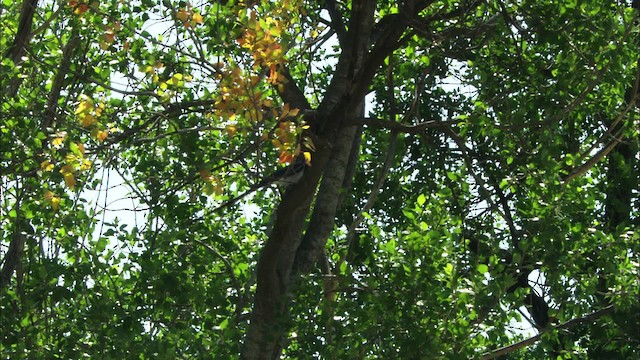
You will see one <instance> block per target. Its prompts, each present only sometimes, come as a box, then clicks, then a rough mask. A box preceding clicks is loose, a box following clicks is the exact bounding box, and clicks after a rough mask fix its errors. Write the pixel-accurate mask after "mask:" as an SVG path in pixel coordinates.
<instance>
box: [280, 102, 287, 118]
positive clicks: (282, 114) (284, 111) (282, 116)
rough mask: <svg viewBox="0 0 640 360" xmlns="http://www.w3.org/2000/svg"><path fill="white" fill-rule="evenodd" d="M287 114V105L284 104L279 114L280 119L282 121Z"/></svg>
mask: <svg viewBox="0 0 640 360" xmlns="http://www.w3.org/2000/svg"><path fill="white" fill-rule="evenodd" d="M288 113H289V104H288V103H287V104H284V106H283V107H282V113H281V114H280V119H284V118H285V117H287V114H288Z"/></svg>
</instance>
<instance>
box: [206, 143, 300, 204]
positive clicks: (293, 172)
mask: <svg viewBox="0 0 640 360" xmlns="http://www.w3.org/2000/svg"><path fill="white" fill-rule="evenodd" d="M306 167H307V163H306V160H305V157H304V155H299V156H297V157H296V158H295V159H294V160H293V162H292V163H291V164H289V165H288V166H287V167H284V168H281V169H278V170H276V171H274V172H273V173H271V174H269V175H268V176H265V177H264V178H262V180H260V181H258V182H257V183H255V184H254V185H252V186H251V187H250V188H249V190H247V191H245V192H244V193H242V194H240V195H238V196H236V197H235V198H233V199H229V200H227V201H225V202H224V203H222V205H220V206H218V207H217V208H216V209H215V210H216V211H217V210H220V209H222V208H225V207H228V206H230V205H233V204H235V203H236V202H238V201H239V200H240V199H242V198H244V197H245V196H247V195H249V194H251V193H252V192H254V191H256V190H258V189H260V188H262V187H265V186H269V185H271V184H276V185H278V186H280V187H287V186H289V185H292V184H295V183H297V182H298V181H300V179H302V175H304V170H305V168H306Z"/></svg>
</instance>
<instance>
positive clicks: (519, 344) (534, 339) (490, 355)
mask: <svg viewBox="0 0 640 360" xmlns="http://www.w3.org/2000/svg"><path fill="white" fill-rule="evenodd" d="M612 310H613V305H609V306H607V307H605V308H602V309H600V310H597V311H594V312H592V313H590V314H587V315H585V316H583V317H579V318H576V319H571V320H569V321H567V322H565V323H562V324H560V325H557V326H554V327H551V328H549V330H547V331H543V332H541V333H539V334H538V335H536V336H532V337H530V338H528V339H524V340H522V341H520V342H517V343H515V344H511V345H508V346H505V347H501V348H499V349H496V350H494V351H492V352H489V353H485V354H483V355H482V358H481V359H482V360H487V359H494V358H497V357H498V356H501V355H505V354H509V353H512V352H514V351H516V350H519V349H522V348H523V347H526V346H529V345H531V344H534V343H536V342H537V341H538V340H540V339H541V338H542V336H543V335H544V334H545V333H547V332H549V331H552V330H561V329H568V328H570V327H573V326H576V325H579V324H582V323H584V322H587V321H593V320H597V319H599V318H601V317H603V316H604V315H607V314H608V313H610V312H611V311H612Z"/></svg>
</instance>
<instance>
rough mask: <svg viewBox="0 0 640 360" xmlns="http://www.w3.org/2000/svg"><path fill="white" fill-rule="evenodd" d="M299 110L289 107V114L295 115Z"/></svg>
mask: <svg viewBox="0 0 640 360" xmlns="http://www.w3.org/2000/svg"><path fill="white" fill-rule="evenodd" d="M299 112H300V109H291V110H290V111H289V116H296V115H298V113H299Z"/></svg>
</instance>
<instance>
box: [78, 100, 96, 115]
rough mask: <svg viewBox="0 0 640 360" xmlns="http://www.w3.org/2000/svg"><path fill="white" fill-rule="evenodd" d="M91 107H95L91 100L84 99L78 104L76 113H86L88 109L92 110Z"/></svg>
mask: <svg viewBox="0 0 640 360" xmlns="http://www.w3.org/2000/svg"><path fill="white" fill-rule="evenodd" d="M91 108H93V104H92V103H91V100H82V101H80V104H78V107H77V108H76V112H75V113H76V115H77V114H80V113H84V112H86V111H88V110H90V109H91Z"/></svg>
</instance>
